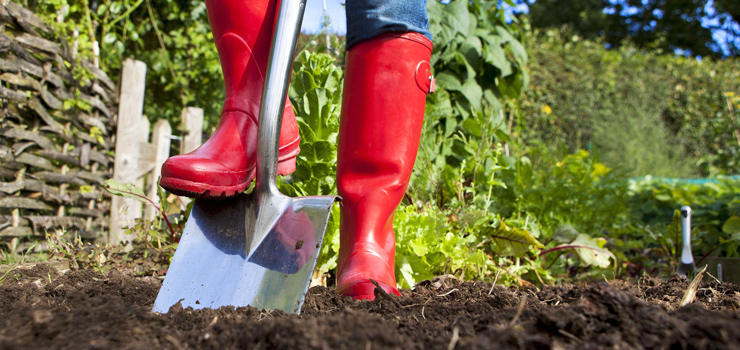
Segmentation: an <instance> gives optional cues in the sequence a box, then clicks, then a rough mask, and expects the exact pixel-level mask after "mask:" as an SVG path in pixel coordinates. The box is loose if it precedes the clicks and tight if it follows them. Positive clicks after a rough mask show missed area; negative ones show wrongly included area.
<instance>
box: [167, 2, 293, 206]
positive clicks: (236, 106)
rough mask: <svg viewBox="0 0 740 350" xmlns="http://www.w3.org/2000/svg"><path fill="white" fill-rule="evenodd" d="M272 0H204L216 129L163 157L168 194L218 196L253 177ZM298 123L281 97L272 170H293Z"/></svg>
mask: <svg viewBox="0 0 740 350" xmlns="http://www.w3.org/2000/svg"><path fill="white" fill-rule="evenodd" d="M277 5H278V1H277V0H256V1H244V0H206V8H207V9H208V20H209V22H210V23H211V30H212V31H213V38H214V40H215V41H216V48H217V49H218V53H219V58H220V60H221V68H222V70H223V75H224V83H225V85H226V101H225V102H224V107H223V111H222V112H221V121H220V123H219V125H218V127H217V128H216V132H215V133H214V134H213V135H212V136H211V138H210V139H209V140H208V141H206V142H205V143H204V144H203V145H202V146H200V147H199V148H198V149H196V150H195V151H193V152H191V153H188V154H183V155H178V156H174V157H171V158H169V159H168V160H167V161H166V162H165V163H164V164H163V165H162V178H161V179H160V182H159V184H160V185H161V186H162V187H163V188H164V189H166V190H167V191H170V192H172V193H174V194H177V195H181V196H187V197H193V198H208V199H221V198H226V197H231V196H235V195H237V194H239V193H241V192H243V191H244V190H246V189H247V187H248V186H249V183H251V182H252V180H253V179H254V177H255V164H256V157H257V124H258V120H257V119H258V115H259V110H260V101H261V99H262V87H263V85H264V79H265V71H266V69H267V60H268V56H269V54H270V44H271V41H272V33H273V29H274V26H275V16H276V9H277ZM299 152H300V148H299V135H298V124H297V123H296V119H295V114H294V112H293V106H292V105H291V104H290V100H289V99H286V103H285V112H284V114H283V123H282V129H281V132H280V150H279V155H278V174H279V175H287V174H290V173H292V172H293V171H295V157H296V156H297V155H298V153H299Z"/></svg>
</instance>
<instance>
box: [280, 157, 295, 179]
mask: <svg viewBox="0 0 740 350" xmlns="http://www.w3.org/2000/svg"><path fill="white" fill-rule="evenodd" d="M295 158H296V157H295V156H293V157H291V158H288V159H283V160H279V161H278V166H277V173H278V175H283V176H284V175H290V174H292V173H294V172H295Z"/></svg>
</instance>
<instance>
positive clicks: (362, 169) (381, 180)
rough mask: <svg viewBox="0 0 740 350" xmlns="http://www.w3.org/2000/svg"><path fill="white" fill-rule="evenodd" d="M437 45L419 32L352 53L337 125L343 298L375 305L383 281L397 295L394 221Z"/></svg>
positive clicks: (389, 36) (384, 38)
mask: <svg viewBox="0 0 740 350" xmlns="http://www.w3.org/2000/svg"><path fill="white" fill-rule="evenodd" d="M431 53H432V43H431V41H430V40H429V39H427V38H426V37H424V36H423V35H421V34H418V33H397V32H391V33H385V34H382V35H380V36H378V37H375V38H372V39H369V40H365V41H363V42H361V43H359V44H357V45H356V46H354V47H352V48H351V49H350V50H349V51H348V52H347V59H346V67H347V68H346V73H345V80H344V92H343V98H342V117H341V119H340V124H339V149H338V158H337V161H338V164H337V181H338V183H337V185H338V188H339V195H340V196H342V202H341V225H340V248H339V260H338V262H337V265H338V266H337V292H338V293H339V294H341V295H348V296H352V297H354V298H356V299H369V300H373V299H375V294H374V290H375V285H373V284H372V283H371V282H370V279H372V280H373V281H375V282H377V283H378V284H379V285H380V286H381V287H382V288H383V289H384V290H385V291H386V292H387V293H389V294H395V295H399V293H398V289H396V278H395V271H394V265H395V254H396V249H395V244H396V240H395V235H394V233H393V214H394V212H395V210H396V207H398V204H399V203H401V199H403V196H404V194H405V193H406V187H407V186H408V182H409V179H410V177H411V171H412V169H413V167H414V161H415V159H416V152H417V149H418V147H419V138H420V137H421V128H422V122H423V119H424V104H425V101H426V95H427V93H429V92H430V90H431V89H432V85H433V79H432V75H431V72H430V67H429V58H430V56H431Z"/></svg>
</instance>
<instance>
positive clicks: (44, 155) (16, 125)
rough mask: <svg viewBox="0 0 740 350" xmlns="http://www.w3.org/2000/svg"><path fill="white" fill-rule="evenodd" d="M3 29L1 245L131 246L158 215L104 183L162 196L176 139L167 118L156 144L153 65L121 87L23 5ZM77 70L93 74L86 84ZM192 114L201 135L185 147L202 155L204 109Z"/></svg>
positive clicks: (4, 8) (131, 68)
mask: <svg viewBox="0 0 740 350" xmlns="http://www.w3.org/2000/svg"><path fill="white" fill-rule="evenodd" d="M0 28H2V30H0V245H4V246H5V247H6V249H10V250H11V251H21V250H25V249H27V248H28V247H30V246H32V245H35V246H36V249H44V248H45V247H44V246H45V236H46V234H47V233H54V232H57V231H65V232H74V233H75V234H77V235H79V236H81V237H82V238H83V239H90V240H91V239H97V238H103V239H107V240H110V241H112V242H119V241H121V240H124V239H127V238H128V237H126V236H125V235H124V234H123V230H122V228H123V227H124V226H125V225H126V223H127V222H128V220H131V219H132V218H135V217H140V216H142V215H146V217H148V218H152V217H153V216H154V215H156V214H157V213H156V212H155V211H154V210H153V208H149V207H146V208H143V207H142V206H141V205H140V204H136V203H130V202H128V201H126V200H122V199H119V198H117V197H112V196H110V195H109V194H108V193H107V192H105V191H103V186H104V182H105V180H107V179H110V178H116V179H117V180H118V181H119V182H131V183H138V184H139V185H141V186H144V187H146V188H147V192H146V193H148V194H149V196H150V197H152V198H155V197H156V188H155V187H154V184H155V183H156V179H157V178H158V176H159V168H160V166H161V163H162V162H163V161H164V159H166V158H167V156H168V155H169V149H170V142H171V139H172V138H175V137H173V136H172V128H171V127H170V126H169V125H167V123H166V122H165V121H157V122H156V123H155V125H154V127H153V132H152V137H151V141H149V135H148V133H149V129H150V127H149V124H148V120H147V118H144V117H143V115H142V106H143V96H144V80H145V77H146V66H145V65H144V64H143V63H141V62H136V61H132V60H129V61H126V62H125V63H124V73H123V76H122V79H121V88H120V89H119V86H117V85H116V84H115V83H114V82H113V80H111V79H110V78H109V77H108V76H107V75H106V74H105V73H104V72H103V71H101V70H100V69H98V68H97V67H96V65H95V64H94V63H93V62H91V61H87V60H84V59H83V60H81V59H79V58H76V57H74V55H75V52H74V49H73V47H74V45H70V44H69V43H67V42H66V41H65V39H64V38H55V37H54V33H53V31H52V30H51V28H50V26H49V25H48V24H46V23H44V22H43V21H42V20H41V19H40V18H39V17H38V16H36V15H35V14H33V13H31V12H30V11H29V10H27V9H25V8H23V7H22V6H21V5H19V4H17V3H15V2H2V3H0ZM70 48H72V49H70ZM78 66H81V67H78ZM77 68H83V69H84V70H86V71H88V72H90V73H92V77H91V78H90V79H78V78H76V77H75V75H74V74H73V73H72V72H73V71H74V70H75V69H77ZM119 91H120V92H119ZM119 100H120V103H119ZM119 106H120V108H119ZM182 113H183V121H184V127H185V128H186V129H187V130H192V131H191V132H188V133H187V135H186V136H184V137H183V138H182V139H183V140H182V144H181V148H184V149H192V148H194V147H197V145H198V144H200V138H201V132H202V131H201V130H202V120H203V112H202V111H201V110H199V109H197V108H186V109H185V110H184V111H183V112H182ZM199 120H200V122H199ZM198 123H200V124H198ZM193 145H196V146H193ZM114 154H115V155H116V157H115V158H114ZM114 169H115V170H114ZM155 199H156V198H155ZM107 233H110V234H109V235H108V234H107Z"/></svg>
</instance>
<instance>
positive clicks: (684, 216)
mask: <svg viewBox="0 0 740 350" xmlns="http://www.w3.org/2000/svg"><path fill="white" fill-rule="evenodd" d="M681 240H682V242H683V251H682V252H681V261H679V262H678V269H677V270H676V272H677V273H678V274H679V275H681V276H683V277H685V278H689V277H690V276H693V274H694V272H696V265H694V255H693V254H692V253H691V207H689V206H688V205H684V206H683V207H681Z"/></svg>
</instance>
